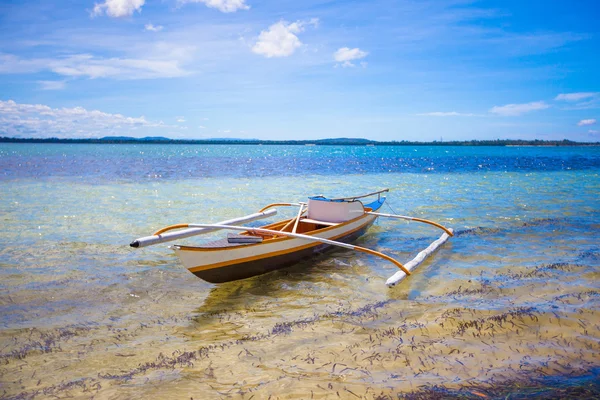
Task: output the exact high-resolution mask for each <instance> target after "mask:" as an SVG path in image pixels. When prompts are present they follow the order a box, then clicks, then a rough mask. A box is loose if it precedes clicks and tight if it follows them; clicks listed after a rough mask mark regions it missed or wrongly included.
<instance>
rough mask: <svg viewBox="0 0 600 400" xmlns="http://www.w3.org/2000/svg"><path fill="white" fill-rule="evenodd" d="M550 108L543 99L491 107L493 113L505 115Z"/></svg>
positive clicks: (511, 115) (509, 115) (513, 115)
mask: <svg viewBox="0 0 600 400" xmlns="http://www.w3.org/2000/svg"><path fill="white" fill-rule="evenodd" d="M546 108H550V106H549V105H548V104H546V103H545V102H543V101H534V102H531V103H525V104H507V105H505V106H495V107H492V108H491V109H490V112H491V113H492V114H497V115H502V116H505V117H515V116H518V115H522V114H525V113H528V112H531V111H538V110H545V109H546Z"/></svg>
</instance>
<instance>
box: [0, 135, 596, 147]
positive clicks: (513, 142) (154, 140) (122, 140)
mask: <svg viewBox="0 0 600 400" xmlns="http://www.w3.org/2000/svg"><path fill="white" fill-rule="evenodd" d="M0 143H67V144H68V143H72V144H76V143H90V144H204V145H211V144H221V145H223V144H228V145H298V146H317V145H321V146H554V147H556V146H600V142H574V141H571V140H567V139H564V140H537V139H536V140H521V139H496V140H462V141H461V140H451V141H433V142H415V141H408V140H401V141H395V140H394V141H381V142H380V141H376V140H369V139H361V138H334V139H318V140H260V139H227V138H215V139H169V138H166V137H160V136H153V137H144V138H134V137H128V136H107V137H103V138H98V139H59V138H46V139H41V138H10V137H0Z"/></svg>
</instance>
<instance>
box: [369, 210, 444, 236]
mask: <svg viewBox="0 0 600 400" xmlns="http://www.w3.org/2000/svg"><path fill="white" fill-rule="evenodd" d="M365 214H371V215H377V216H378V217H388V218H398V219H405V220H408V221H418V222H424V223H426V224H429V225H433V226H437V227H438V228H440V229H442V230H443V231H444V232H446V233H447V234H448V236H454V233H452V230H451V229H448V228H446V227H445V226H442V225H440V224H438V223H436V222H433V221H429V220H428V219H422V218H415V217H407V216H405V215H395V214H382V213H376V212H372V211H367V212H365Z"/></svg>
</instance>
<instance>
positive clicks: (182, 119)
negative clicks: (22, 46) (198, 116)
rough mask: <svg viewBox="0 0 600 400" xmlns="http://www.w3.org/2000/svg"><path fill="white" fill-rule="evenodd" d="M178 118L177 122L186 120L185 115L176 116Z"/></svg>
mask: <svg viewBox="0 0 600 400" xmlns="http://www.w3.org/2000/svg"><path fill="white" fill-rule="evenodd" d="M176 118H177V122H180V123H182V122H185V117H176Z"/></svg>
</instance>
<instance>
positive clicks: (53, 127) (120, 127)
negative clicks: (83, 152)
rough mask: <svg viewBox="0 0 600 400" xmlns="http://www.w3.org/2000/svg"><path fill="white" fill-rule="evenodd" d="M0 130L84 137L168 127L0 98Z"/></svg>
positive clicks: (20, 134)
mask: <svg viewBox="0 0 600 400" xmlns="http://www.w3.org/2000/svg"><path fill="white" fill-rule="evenodd" d="M0 127H1V128H0V131H1V132H2V134H3V135H6V136H9V137H40V138H43V137H58V138H73V137H74V138H85V137H102V136H106V135H113V134H119V135H122V134H128V133H131V132H134V131H135V130H137V129H140V128H145V129H147V128H168V126H167V125H165V124H164V123H163V122H162V121H158V122H153V121H148V120H147V119H146V118H145V117H143V116H141V117H126V116H124V115H121V114H110V113H105V112H102V111H98V110H87V109H85V108H83V107H73V108H51V107H49V106H47V105H43V104H23V103H16V102H15V101H13V100H8V101H2V100H0Z"/></svg>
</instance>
